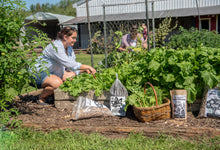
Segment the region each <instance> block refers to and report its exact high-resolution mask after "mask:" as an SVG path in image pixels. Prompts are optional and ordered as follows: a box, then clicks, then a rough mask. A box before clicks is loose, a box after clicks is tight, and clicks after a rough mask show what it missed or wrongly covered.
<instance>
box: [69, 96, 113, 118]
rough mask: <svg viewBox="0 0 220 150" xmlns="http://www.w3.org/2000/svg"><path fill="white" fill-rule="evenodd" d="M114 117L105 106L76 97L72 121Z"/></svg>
mask: <svg viewBox="0 0 220 150" xmlns="http://www.w3.org/2000/svg"><path fill="white" fill-rule="evenodd" d="M102 116H114V115H113V114H112V112H111V111H110V110H109V109H108V107H106V106H105V105H103V104H101V103H98V102H96V101H93V100H91V99H88V98H86V97H82V96H80V97H78V99H77V101H76V102H75V104H74V106H73V111H72V119H73V120H79V119H85V118H93V117H102Z"/></svg>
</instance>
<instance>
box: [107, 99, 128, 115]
mask: <svg viewBox="0 0 220 150" xmlns="http://www.w3.org/2000/svg"><path fill="white" fill-rule="evenodd" d="M124 108H125V97H122V96H111V97H110V110H111V112H112V113H113V114H114V115H115V116H125V115H126V112H125V111H124Z"/></svg>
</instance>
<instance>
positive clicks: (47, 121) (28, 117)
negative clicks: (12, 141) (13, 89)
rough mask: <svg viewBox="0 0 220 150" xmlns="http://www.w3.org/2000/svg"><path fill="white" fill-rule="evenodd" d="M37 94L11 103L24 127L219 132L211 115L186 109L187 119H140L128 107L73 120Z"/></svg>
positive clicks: (111, 133) (115, 133) (116, 132)
mask: <svg viewBox="0 0 220 150" xmlns="http://www.w3.org/2000/svg"><path fill="white" fill-rule="evenodd" d="M37 99H38V95H35V96H33V95H29V96H28V95H26V96H23V97H20V99H17V100H16V101H15V102H14V107H16V108H18V109H19V111H20V112H21V114H20V115H19V119H20V120H22V121H23V123H24V124H23V125H24V126H26V127H36V128H39V129H40V130H51V129H66V128H71V129H73V130H78V131H81V132H85V133H91V132H99V133H101V134H103V135H105V136H108V137H113V138H123V137H126V136H127V135H128V134H129V133H130V132H139V133H143V134H144V135H146V136H154V135H158V133H164V134H169V135H174V136H182V137H186V138H187V137H192V136H201V135H204V134H205V135H206V136H209V137H212V136H219V135H220V120H219V119H214V118H202V119H197V118H196V114H195V113H192V112H188V114H187V115H188V116H187V120H186V121H179V120H177V119H166V120H156V121H151V122H145V123H143V122H139V121H138V120H137V119H136V117H135V115H134V113H133V110H132V107H129V108H128V111H127V114H126V116H125V117H118V116H112V117H98V118H89V119H83V120H77V121H74V120H73V119H72V118H71V110H67V109H57V108H56V107H54V104H53V96H51V97H49V98H48V99H47V101H48V102H49V104H50V105H48V106H41V105H38V104H37V103H36V100H37Z"/></svg>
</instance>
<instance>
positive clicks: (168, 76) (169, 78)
mask: <svg viewBox="0 0 220 150" xmlns="http://www.w3.org/2000/svg"><path fill="white" fill-rule="evenodd" d="M163 79H164V80H165V81H166V82H173V81H175V76H174V75H173V74H170V73H169V74H164V75H163Z"/></svg>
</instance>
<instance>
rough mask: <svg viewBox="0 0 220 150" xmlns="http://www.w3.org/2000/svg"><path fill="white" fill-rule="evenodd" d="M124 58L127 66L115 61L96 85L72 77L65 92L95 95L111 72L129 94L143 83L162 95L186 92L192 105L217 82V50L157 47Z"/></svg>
mask: <svg viewBox="0 0 220 150" xmlns="http://www.w3.org/2000/svg"><path fill="white" fill-rule="evenodd" d="M123 54H126V56H127V53H116V54H115V57H117V55H119V56H121V55H123ZM132 55H134V57H132ZM128 56H129V57H130V56H131V61H130V62H129V63H125V62H123V61H122V60H119V62H115V63H116V64H115V66H114V67H112V68H109V69H103V70H100V72H99V73H98V74H97V76H100V77H101V78H102V80H101V82H100V84H96V82H93V80H91V79H88V81H87V80H86V79H83V80H81V78H82V77H86V76H85V75H82V77H80V76H79V77H78V78H74V79H73V80H72V81H71V83H64V85H66V87H65V88H66V91H74V92H76V91H77V94H79V93H80V92H82V91H84V90H86V91H88V90H91V89H93V90H96V89H98V91H99V92H97V93H100V90H103V89H105V90H109V89H110V87H111V85H112V83H113V81H114V80H115V73H118V76H119V79H120V81H121V82H122V84H123V85H124V86H125V87H126V89H127V90H128V92H129V95H132V94H134V93H136V92H138V91H143V87H144V84H145V83H146V82H150V83H152V84H153V85H154V86H156V87H160V89H161V90H163V93H164V94H165V95H168V94H169V91H170V90H172V89H186V90H187V100H188V103H192V102H194V100H195V99H196V98H201V97H202V93H203V88H204V86H206V85H207V86H209V87H210V88H213V87H215V86H216V85H217V84H218V83H219V81H220V69H219V65H220V60H219V59H220V57H219V56H220V49H219V48H207V47H198V48H196V49H193V48H189V49H185V50H174V49H167V48H157V49H151V50H150V51H149V52H147V53H146V54H142V55H140V54H139V53H131V54H130V53H129V54H128ZM115 60H117V59H115ZM125 60H126V59H125ZM86 78H87V77H86ZM85 81H86V82H85ZM84 83H85V84H84ZM76 84H77V85H78V84H81V87H80V86H76ZM94 84H95V85H94ZM106 85H108V86H106ZM103 87H105V88H103ZM79 90H81V91H79ZM77 94H76V95H77ZM136 95H137V94H136ZM142 95H143V94H142ZM168 98H169V97H168Z"/></svg>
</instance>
